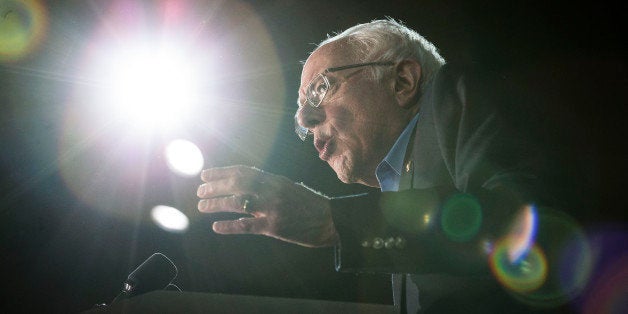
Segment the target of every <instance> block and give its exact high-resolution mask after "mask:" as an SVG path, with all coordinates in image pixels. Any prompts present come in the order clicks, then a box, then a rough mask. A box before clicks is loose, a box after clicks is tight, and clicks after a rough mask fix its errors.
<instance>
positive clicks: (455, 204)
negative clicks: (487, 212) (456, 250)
mask: <svg viewBox="0 0 628 314" xmlns="http://www.w3.org/2000/svg"><path fill="white" fill-rule="evenodd" d="M481 225H482V207H481V206H480V203H479V202H478V200H477V199H476V198H475V197H474V196H472V195H470V194H456V195H454V196H452V197H450V198H449V199H447V201H445V204H443V208H442V213H441V227H442V228H443V232H445V235H446V236H447V237H448V238H449V239H451V240H453V241H456V242H466V241H469V240H471V239H472V238H473V237H475V235H477V233H478V231H479V230H480V226H481Z"/></svg>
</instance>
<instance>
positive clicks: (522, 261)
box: [490, 238, 547, 293]
mask: <svg viewBox="0 0 628 314" xmlns="http://www.w3.org/2000/svg"><path fill="white" fill-rule="evenodd" d="M516 241H517V239H512V238H507V239H505V240H503V241H501V242H500V243H498V244H497V245H496V246H495V249H494V251H493V253H492V254H491V257H490V266H491V270H492V271H493V274H494V275H495V277H496V278H497V280H498V281H499V282H500V283H502V285H504V287H506V288H508V289H510V290H512V291H514V292H519V293H522V292H531V291H534V290H536V289H538V288H539V287H540V286H541V285H543V283H544V282H545V278H546V277H547V261H546V259H545V255H544V254H543V252H542V251H541V249H540V248H539V247H538V246H533V247H531V248H530V249H529V250H528V251H527V253H526V254H525V255H523V256H521V257H520V258H519V259H517V260H516V261H514V262H513V261H512V260H511V257H510V256H511V254H510V251H511V248H512V244H513V242H516Z"/></svg>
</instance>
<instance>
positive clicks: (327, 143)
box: [314, 139, 334, 161]
mask: <svg viewBox="0 0 628 314" xmlns="http://www.w3.org/2000/svg"><path fill="white" fill-rule="evenodd" d="M314 146H316V150H317V151H318V158H320V159H322V160H324V161H327V160H329V158H331V155H332V154H333V152H334V145H333V143H332V141H331V139H326V140H322V139H317V140H316V141H315V142H314Z"/></svg>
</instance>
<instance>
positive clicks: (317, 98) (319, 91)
mask: <svg viewBox="0 0 628 314" xmlns="http://www.w3.org/2000/svg"><path fill="white" fill-rule="evenodd" d="M328 89H329V81H328V80H327V77H325V75H323V74H319V75H317V76H316V77H315V78H314V80H312V82H310V85H308V87H307V92H306V93H307V94H306V95H305V96H306V97H307V101H308V102H309V103H310V105H311V106H312V107H318V106H319V105H320V104H321V102H322V101H323V98H324V97H325V94H326V93H327V90H328Z"/></svg>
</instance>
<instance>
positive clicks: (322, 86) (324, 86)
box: [294, 61, 395, 141]
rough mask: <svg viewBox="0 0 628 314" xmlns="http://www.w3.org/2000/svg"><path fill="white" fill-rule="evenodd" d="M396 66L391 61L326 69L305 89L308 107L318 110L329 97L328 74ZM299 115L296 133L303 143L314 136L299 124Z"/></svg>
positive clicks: (295, 123) (295, 121)
mask: <svg viewBox="0 0 628 314" xmlns="http://www.w3.org/2000/svg"><path fill="white" fill-rule="evenodd" d="M394 64H395V63H394V62H390V61H381V62H367V63H357V64H350V65H343V66H339V67H333V68H327V69H325V71H323V72H321V73H319V74H318V75H316V76H315V77H314V78H313V79H312V80H311V81H310V83H309V84H308V85H307V88H306V89H305V102H306V103H307V104H308V105H310V106H312V107H313V108H318V107H319V106H320V105H321V103H322V102H323V99H324V98H325V95H327V91H328V90H329V88H330V87H331V83H330V82H329V79H328V78H327V75H325V74H327V73H333V72H338V71H342V70H347V69H353V68H359V67H365V66H391V65H394ZM297 104H298V105H299V109H301V108H302V107H303V106H305V104H301V102H299V101H297ZM297 114H298V111H297ZM297 114H295V115H294V131H295V132H296V133H297V135H298V136H299V138H300V139H301V140H302V141H305V139H307V137H308V135H310V134H312V132H311V131H310V130H309V129H308V128H306V127H303V126H301V125H300V124H299V121H298V119H297Z"/></svg>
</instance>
